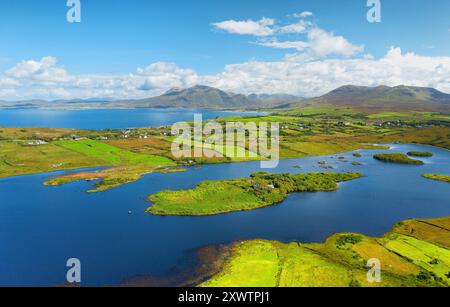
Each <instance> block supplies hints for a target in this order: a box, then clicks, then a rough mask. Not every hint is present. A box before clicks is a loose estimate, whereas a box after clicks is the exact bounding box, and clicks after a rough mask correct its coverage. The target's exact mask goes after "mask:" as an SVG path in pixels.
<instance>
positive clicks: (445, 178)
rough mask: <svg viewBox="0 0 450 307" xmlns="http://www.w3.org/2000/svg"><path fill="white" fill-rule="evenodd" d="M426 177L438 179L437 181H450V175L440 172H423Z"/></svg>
mask: <svg viewBox="0 0 450 307" xmlns="http://www.w3.org/2000/svg"><path fill="white" fill-rule="evenodd" d="M422 176H423V177H424V178H427V179H431V180H437V181H443V182H448V183H450V176H449V175H440V174H423V175H422Z"/></svg>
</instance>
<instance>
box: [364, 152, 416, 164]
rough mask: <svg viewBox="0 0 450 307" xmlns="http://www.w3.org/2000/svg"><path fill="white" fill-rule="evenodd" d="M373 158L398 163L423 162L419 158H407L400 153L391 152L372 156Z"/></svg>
mask: <svg viewBox="0 0 450 307" xmlns="http://www.w3.org/2000/svg"><path fill="white" fill-rule="evenodd" d="M373 157H374V159H376V160H379V161H382V162H388V163H400V164H415V165H423V164H424V163H423V162H422V161H420V160H415V159H411V158H409V157H408V156H407V155H404V154H400V153H392V154H378V155H374V156H373Z"/></svg>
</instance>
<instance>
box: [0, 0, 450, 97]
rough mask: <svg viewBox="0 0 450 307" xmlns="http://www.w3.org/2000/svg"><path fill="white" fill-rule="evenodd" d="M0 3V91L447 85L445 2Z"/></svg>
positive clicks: (316, 91) (134, 93)
mask: <svg viewBox="0 0 450 307" xmlns="http://www.w3.org/2000/svg"><path fill="white" fill-rule="evenodd" d="M79 2H80V3H81V11H80V12H81V22H80V23H69V22H68V20H67V17H66V14H67V12H68V10H69V7H67V5H66V4H67V0H40V1H33V0H26V1H25V0H2V1H1V3H0V37H1V40H0V100H28V99H48V100H52V99H74V98H94V97H100V98H114V99H124V98H145V97H152V96H155V95H159V94H161V93H164V92H165V91H167V90H169V89H170V88H173V87H181V88H184V87H190V86H193V85H197V84H204V85H209V86H214V87H218V88H220V89H223V90H226V91H232V92H237V93H244V94H250V93H269V94H270V93H288V94H293V95H298V96H302V97H312V96H318V95H322V94H324V93H326V92H327V91H329V90H332V89H334V88H336V87H339V86H341V85H346V84H354V85H365V86H376V85H382V84H383V85H390V86H395V85H401V84H406V85H415V86H429V87H435V88H437V89H439V90H441V91H444V92H449V93H450V18H449V12H450V1H448V0H433V1H426V0H409V1H407V2H406V1H404V0H380V1H379V2H380V3H381V22H379V23H370V22H368V20H367V12H368V10H369V9H370V8H368V7H367V0H334V1H330V0H227V1H224V0H221V1H219V0H166V1H156V0H151V1H149V0H127V1H120V0H109V1H108V0H79Z"/></svg>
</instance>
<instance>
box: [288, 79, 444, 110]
mask: <svg viewBox="0 0 450 307" xmlns="http://www.w3.org/2000/svg"><path fill="white" fill-rule="evenodd" d="M305 105H331V106H336V107H353V108H359V109H382V110H402V111H404V110H415V111H445V112H448V111H450V95H449V94H445V93H442V92H440V91H438V90H436V89H433V88H426V87H412V86H404V85H401V86H396V87H389V86H377V87H365V86H354V85H346V86H342V87H339V88H337V89H335V90H333V91H331V92H329V93H328V94H325V95H323V96H321V97H317V98H311V99H307V100H304V101H302V102H300V103H291V104H287V105H285V106H284V107H286V108H296V107H301V106H305Z"/></svg>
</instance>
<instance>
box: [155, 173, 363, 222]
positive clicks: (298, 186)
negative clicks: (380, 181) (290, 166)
mask: <svg viewBox="0 0 450 307" xmlns="http://www.w3.org/2000/svg"><path fill="white" fill-rule="evenodd" d="M361 176H362V175H361V174H359V173H309V174H298V175H291V174H277V175H272V174H267V173H256V174H253V175H252V176H251V177H250V178H243V179H236V180H222V181H206V182H203V183H201V184H200V185H199V186H197V187H196V188H195V189H192V190H186V191H161V192H158V193H156V194H154V195H151V196H150V197H149V200H150V201H152V202H153V203H154V204H153V206H151V207H150V208H149V209H148V212H149V213H151V214H155V215H181V216H202V215H214V214H222V213H229V212H235V211H243V210H252V209H257V208H262V207H266V206H270V205H274V204H277V203H280V202H282V201H283V200H284V199H285V198H286V196H287V195H288V194H289V193H293V192H315V191H334V190H336V189H338V185H337V183H338V182H342V181H348V180H353V179H356V178H360V177H361Z"/></svg>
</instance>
